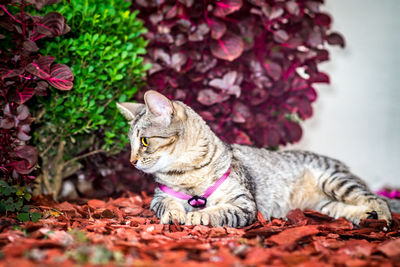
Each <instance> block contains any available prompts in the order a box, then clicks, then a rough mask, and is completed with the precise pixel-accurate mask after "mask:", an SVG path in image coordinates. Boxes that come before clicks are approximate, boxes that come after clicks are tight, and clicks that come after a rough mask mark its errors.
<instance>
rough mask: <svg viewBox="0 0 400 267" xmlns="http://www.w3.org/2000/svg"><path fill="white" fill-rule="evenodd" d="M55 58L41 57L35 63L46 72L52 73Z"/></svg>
mask: <svg viewBox="0 0 400 267" xmlns="http://www.w3.org/2000/svg"><path fill="white" fill-rule="evenodd" d="M54 59H55V58H54V57H52V56H42V55H40V56H39V59H38V60H36V61H35V63H37V64H38V66H39V67H40V68H41V69H42V70H43V71H45V72H47V73H50V66H51V64H52V63H53V62H54Z"/></svg>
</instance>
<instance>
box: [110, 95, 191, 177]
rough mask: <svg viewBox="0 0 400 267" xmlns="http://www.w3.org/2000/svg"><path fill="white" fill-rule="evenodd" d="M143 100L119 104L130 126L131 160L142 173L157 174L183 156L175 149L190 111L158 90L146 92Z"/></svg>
mask: <svg viewBox="0 0 400 267" xmlns="http://www.w3.org/2000/svg"><path fill="white" fill-rule="evenodd" d="M144 102H145V103H144V104H141V103H117V107H118V109H119V110H120V112H121V113H122V115H123V116H124V117H125V118H126V119H127V120H128V121H129V123H130V125H131V127H130V130H129V139H130V142H131V158H130V161H131V163H132V164H133V165H134V166H135V167H136V168H137V169H139V170H141V171H143V172H146V173H156V172H160V171H163V170H164V169H165V168H167V167H168V166H169V165H170V164H171V163H173V162H174V161H176V159H177V157H179V156H180V155H179V152H178V151H177V149H176V148H177V143H178V142H179V141H180V139H181V136H182V133H183V131H184V127H185V126H184V123H185V121H186V117H187V114H186V112H185V106H184V105H183V104H182V103H180V102H177V101H170V100H169V99H168V98H167V97H165V96H164V95H162V94H160V93H158V92H156V91H147V92H146V93H145V95H144Z"/></svg>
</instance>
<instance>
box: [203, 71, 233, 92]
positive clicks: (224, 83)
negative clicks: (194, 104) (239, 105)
mask: <svg viewBox="0 0 400 267" xmlns="http://www.w3.org/2000/svg"><path fill="white" fill-rule="evenodd" d="M236 80H237V72H236V71H230V72H227V73H226V74H225V75H224V77H223V78H222V79H218V78H215V79H213V80H211V81H210V82H209V85H210V86H212V87H215V88H217V89H220V90H222V91H224V92H226V93H227V94H230V95H236V97H239V96H240V86H238V85H235V82H236Z"/></svg>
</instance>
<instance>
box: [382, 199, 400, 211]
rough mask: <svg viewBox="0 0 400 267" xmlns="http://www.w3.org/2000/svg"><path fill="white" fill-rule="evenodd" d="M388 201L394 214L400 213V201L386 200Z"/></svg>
mask: <svg viewBox="0 0 400 267" xmlns="http://www.w3.org/2000/svg"><path fill="white" fill-rule="evenodd" d="M385 199H386V201H387V202H388V203H389V206H390V209H391V211H392V212H395V213H400V200H399V199H390V198H385Z"/></svg>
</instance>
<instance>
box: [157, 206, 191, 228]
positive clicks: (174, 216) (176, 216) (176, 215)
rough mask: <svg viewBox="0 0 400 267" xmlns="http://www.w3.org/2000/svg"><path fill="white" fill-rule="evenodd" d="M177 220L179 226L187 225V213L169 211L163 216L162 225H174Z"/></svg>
mask: <svg viewBox="0 0 400 267" xmlns="http://www.w3.org/2000/svg"><path fill="white" fill-rule="evenodd" d="M174 220H177V221H178V223H179V224H185V221H186V212H185V211H184V210H175V209H174V210H167V211H165V212H164V214H163V215H162V216H161V218H160V221H161V223H162V224H170V223H174Z"/></svg>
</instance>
